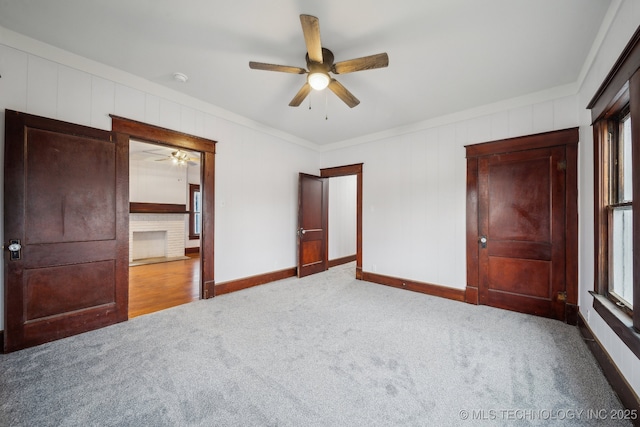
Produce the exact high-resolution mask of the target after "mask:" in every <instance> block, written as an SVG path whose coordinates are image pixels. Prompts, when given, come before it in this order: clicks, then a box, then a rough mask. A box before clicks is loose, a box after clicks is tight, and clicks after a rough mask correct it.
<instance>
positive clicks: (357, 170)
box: [320, 163, 363, 280]
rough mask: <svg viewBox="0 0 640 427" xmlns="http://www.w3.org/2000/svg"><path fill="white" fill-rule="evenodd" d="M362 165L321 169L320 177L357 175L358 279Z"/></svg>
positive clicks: (358, 269)
mask: <svg viewBox="0 0 640 427" xmlns="http://www.w3.org/2000/svg"><path fill="white" fill-rule="evenodd" d="M362 166H363V163H356V164H353V165H346V166H336V167H332V168H324V169H320V177H322V178H335V177H339V176H350V175H356V279H360V280H362V278H363V275H362V169H363V168H362ZM328 246H329V245H328V244H327V247H326V248H325V259H326V261H327V262H329V248H328Z"/></svg>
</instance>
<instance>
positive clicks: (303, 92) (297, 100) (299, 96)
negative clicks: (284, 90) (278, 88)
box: [289, 83, 311, 107]
mask: <svg viewBox="0 0 640 427" xmlns="http://www.w3.org/2000/svg"><path fill="white" fill-rule="evenodd" d="M309 92H311V85H310V84H309V83H305V84H304V85H303V86H302V87H301V88H300V90H299V91H298V93H296V96H294V97H293V99H292V100H291V102H290V103H289V107H297V106H299V105H300V104H301V103H302V101H304V99H305V98H306V97H307V95H309Z"/></svg>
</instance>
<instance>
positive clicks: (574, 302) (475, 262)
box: [465, 128, 579, 324]
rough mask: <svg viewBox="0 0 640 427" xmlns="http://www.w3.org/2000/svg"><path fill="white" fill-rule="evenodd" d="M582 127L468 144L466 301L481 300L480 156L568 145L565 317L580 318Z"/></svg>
mask: <svg viewBox="0 0 640 427" xmlns="http://www.w3.org/2000/svg"><path fill="white" fill-rule="evenodd" d="M578 140H579V131H578V128H570V129H564V130H558V131H552V132H545V133H539V134H535V135H527V136H521V137H517V138H509V139H502V140H497V141H491V142H485V143H482V144H475V145H467V146H465V148H466V150H467V202H466V208H467V218H466V219H467V233H466V249H467V250H466V252H467V256H466V258H467V287H466V289H465V301H466V302H468V303H470V304H478V289H479V285H480V263H479V243H478V236H479V234H478V194H479V188H478V184H479V179H478V160H479V158H480V157H483V156H489V155H495V154H506V153H512V152H517V151H524V150H534V149H538V148H548V147H556V146H565V148H566V162H567V164H566V192H565V206H566V210H565V246H566V250H565V264H566V275H565V282H566V292H567V299H566V308H565V321H566V322H567V323H569V324H577V321H578Z"/></svg>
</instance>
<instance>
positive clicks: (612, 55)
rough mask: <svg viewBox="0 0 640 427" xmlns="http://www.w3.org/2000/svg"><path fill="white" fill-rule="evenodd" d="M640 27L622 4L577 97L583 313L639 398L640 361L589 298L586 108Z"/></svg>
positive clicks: (637, 12) (639, 7)
mask: <svg viewBox="0 0 640 427" xmlns="http://www.w3.org/2000/svg"><path fill="white" fill-rule="evenodd" d="M639 23H640V2H638V1H634V0H627V1H623V2H621V6H620V8H619V9H618V11H617V13H616V15H615V17H614V20H613V24H612V25H611V27H610V29H609V31H608V32H607V34H606V35H605V37H604V39H603V42H602V45H601V47H600V49H599V51H598V52H597V55H596V57H595V61H594V63H593V65H592V67H591V68H590V69H589V72H588V73H587V74H586V76H585V79H584V83H583V85H582V87H581V88H580V92H579V94H578V99H579V101H578V104H579V105H578V107H579V111H580V125H581V126H580V145H579V164H580V171H579V194H580V196H579V214H580V230H579V238H580V259H579V268H580V271H579V275H580V294H579V305H580V312H581V313H582V316H583V317H584V318H585V320H586V321H587V323H588V325H589V327H590V328H591V330H592V331H593V333H594V335H595V336H596V338H597V339H598V341H599V342H600V343H601V344H602V345H603V346H604V348H605V349H606V351H607V352H608V353H609V356H610V357H611V359H612V360H613V362H614V363H615V364H616V366H617V367H618V370H619V371H620V372H621V373H622V375H623V376H624V377H625V378H626V380H627V381H628V382H629V384H630V385H631V387H632V388H633V389H634V390H635V392H636V394H638V395H640V360H638V358H637V357H636V356H635V355H634V354H633V353H632V352H631V351H630V350H629V349H628V348H627V346H626V345H625V344H624V343H623V342H622V341H621V340H620V339H619V338H618V336H617V335H616V334H615V333H614V332H613V331H612V330H611V328H610V327H609V326H608V325H607V324H606V323H605V322H604V321H603V320H602V318H601V317H600V315H599V314H598V313H596V312H595V311H594V310H593V297H592V296H591V295H590V294H589V291H590V290H593V288H594V268H593V263H594V236H593V233H594V231H593V209H594V205H593V203H594V200H593V191H594V189H593V131H592V128H591V126H590V124H591V115H590V112H589V111H588V110H586V106H587V104H588V103H589V101H590V100H591V98H592V97H593V95H594V94H595V92H596V90H597V89H598V88H599V87H600V84H601V83H602V82H603V80H604V79H605V77H606V76H607V74H608V73H609V71H610V70H611V67H612V66H613V64H614V63H615V61H616V60H617V59H618V57H619V56H620V54H621V53H622V50H623V49H624V47H625V46H626V44H627V43H628V41H629V39H630V38H631V36H632V35H633V33H634V32H635V31H636V29H637V28H638V24H639Z"/></svg>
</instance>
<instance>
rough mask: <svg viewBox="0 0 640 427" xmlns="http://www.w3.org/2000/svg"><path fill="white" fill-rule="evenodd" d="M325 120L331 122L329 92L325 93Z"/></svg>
mask: <svg viewBox="0 0 640 427" xmlns="http://www.w3.org/2000/svg"><path fill="white" fill-rule="evenodd" d="M324 119H325V120H329V98H328V97H327V92H326V91H325V92H324Z"/></svg>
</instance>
